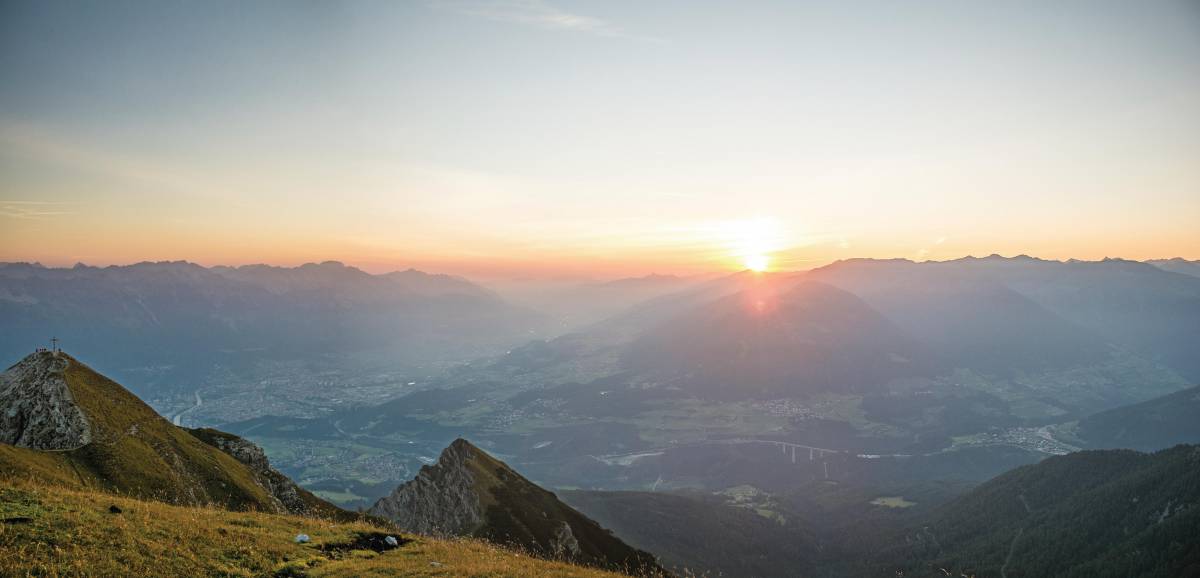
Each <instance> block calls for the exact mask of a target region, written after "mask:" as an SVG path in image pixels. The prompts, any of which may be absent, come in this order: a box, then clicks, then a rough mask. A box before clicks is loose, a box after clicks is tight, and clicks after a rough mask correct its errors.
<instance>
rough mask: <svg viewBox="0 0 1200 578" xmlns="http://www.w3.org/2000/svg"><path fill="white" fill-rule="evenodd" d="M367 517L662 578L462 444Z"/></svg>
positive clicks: (647, 561)
mask: <svg viewBox="0 0 1200 578" xmlns="http://www.w3.org/2000/svg"><path fill="white" fill-rule="evenodd" d="M371 514H374V515H376V516H380V517H383V518H387V519H389V520H391V521H392V522H395V523H396V525H398V526H399V527H400V528H401V529H403V530H406V531H409V532H414V533H418V534H427V535H441V536H446V535H450V536H471V537H475V538H480V539H483V540H487V541H489V542H492V543H495V544H501V545H504V546H510V547H516V548H519V549H521V550H522V551H525V552H528V553H530V554H533V555H535V556H542V557H546V558H554V559H558V560H565V561H569V562H571V563H575V564H583V565H587V566H596V567H601V568H608V569H615V570H619V571H621V572H625V573H629V574H634V575H655V576H661V575H664V573H663V571H662V568H661V567H659V565H658V563H657V561H656V560H655V559H654V556H653V555H651V554H648V553H646V552H642V551H640V550H637V549H635V548H632V547H630V546H629V545H628V544H625V543H624V542H622V541H621V540H620V539H619V538H617V537H616V536H614V535H612V533H611V532H609V531H607V530H605V529H604V528H602V527H601V526H600V525H599V524H597V523H596V522H595V521H593V520H591V519H589V518H587V517H586V516H584V515H583V514H581V513H579V512H578V511H576V510H575V509H574V508H571V507H570V506H568V505H566V504H565V503H563V502H562V501H561V500H559V499H558V497H557V496H555V495H554V493H553V492H550V491H547V490H546V489H544V488H542V487H540V486H538V485H537V484H535V483H533V482H531V481H529V480H528V479H526V478H525V477H524V476H522V475H521V474H519V473H517V472H516V471H514V470H513V469H512V468H510V467H509V466H508V464H505V463H504V462H502V461H500V460H497V459H496V458H494V457H492V456H490V455H488V454H487V452H484V451H483V450H481V449H479V448H477V447H475V446H473V445H471V444H470V443H469V442H467V441H466V440H463V439H457V440H454V442H453V443H451V444H450V446H449V447H447V448H446V449H445V450H444V451H442V455H441V457H439V458H438V461H437V463H436V464H433V465H430V466H424V467H422V468H421V471H420V472H418V473H417V476H416V478H414V479H413V480H412V481H409V482H406V483H404V484H402V485H400V486H399V487H397V488H396V489H395V490H394V491H393V492H392V493H391V494H390V495H388V496H387V497H385V498H382V499H380V500H379V501H378V502H376V503H375V505H374V506H372V507H371Z"/></svg>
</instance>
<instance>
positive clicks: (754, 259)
mask: <svg viewBox="0 0 1200 578" xmlns="http://www.w3.org/2000/svg"><path fill="white" fill-rule="evenodd" d="M743 264H744V265H746V268H747V269H749V270H751V271H754V272H755V273H762V272H763V271H766V270H767V266H768V265H770V264H771V259H770V258H768V257H767V256H766V255H749V256H747V257H746V260H745V261H744V263H743Z"/></svg>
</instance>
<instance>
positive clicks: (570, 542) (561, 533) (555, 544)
mask: <svg viewBox="0 0 1200 578" xmlns="http://www.w3.org/2000/svg"><path fill="white" fill-rule="evenodd" d="M550 550H551V552H553V553H554V557H555V558H562V559H565V560H574V559H575V558H578V557H579V554H580V553H581V552H582V550H581V549H580V548H579V540H576V539H575V533H574V532H572V531H571V525H570V524H568V523H566V522H563V523H562V525H561V526H559V527H558V530H555V531H554V538H552V539H551V540H550Z"/></svg>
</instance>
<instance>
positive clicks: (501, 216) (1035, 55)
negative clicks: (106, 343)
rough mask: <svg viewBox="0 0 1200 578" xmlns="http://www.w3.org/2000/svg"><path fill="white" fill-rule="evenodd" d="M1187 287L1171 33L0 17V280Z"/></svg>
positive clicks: (1051, 15)
mask: <svg viewBox="0 0 1200 578" xmlns="http://www.w3.org/2000/svg"><path fill="white" fill-rule="evenodd" d="M991 253H1000V254H1005V255H1015V254H1022V253H1024V254H1030V255H1034V256H1039V257H1044V258H1053V259H1066V258H1081V259H1098V258H1102V257H1106V256H1113V257H1125V258H1131V259H1148V258H1160V257H1174V256H1182V257H1185V258H1191V259H1200V4H1198V3H1196V2H1194V1H1149V2H1136V3H1135V2H1126V1H1109V0H1084V1H1076V0H1064V1H1056V2H1044V1H1032V2H1024V1H1006V2H994V1H982V0H980V1H972V0H953V1H921V2H893V1H881V2H857V1H848V2H812V3H809V2H752V1H739V2H711V1H706V0H686V1H662V2H660V1H653V0H645V1H637V2H616V1H590V2H568V1H565V0H564V1H558V0H494V1H488V0H461V1H460V0H431V1H413V2H401V1H395V2H392V1H382V0H380V1H360V2H328V1H312V2H304V1H299V2H270V1H265V0H264V1H255V2H241V1H237V2H232V1H221V0H214V1H205V2H179V1H167V0H163V1H158V0H155V1H147V2H127V1H122V0H106V1H103V2H101V1H90V2H65V1H48V2H47V1H37V2H13V1H9V0H0V261H39V262H42V263H43V264H46V265H71V264H74V263H76V262H86V263H89V264H98V265H105V264H122V263H131V262H137V261H144V260H180V259H182V260H189V261H194V262H198V263H201V264H205V265H213V264H244V263H260V262H266V263H272V264H280V265H294V264H300V263H304V262H310V261H323V260H331V259H335V260H341V261H344V262H346V263H350V264H354V265H358V266H360V267H363V268H364V269H367V270H370V271H389V270H394V269H401V268H408V267H417V268H420V269H425V270H430V271H436V272H450V273H458V274H465V275H468V276H506V275H514V276H522V275H533V276H538V275H560V274H561V275H589V276H594V277H615V276H624V275H641V274H647V273H651V272H658V273H695V272H703V271H726V270H736V269H740V268H742V267H745V266H746V265H748V264H753V265H755V266H767V267H769V268H771V269H774V270H787V269H807V268H810V267H814V266H819V265H822V264H824V263H828V262H830V261H833V260H836V259H841V258H849V257H904V258H910V259H916V260H924V259H948V258H956V257H960V256H964V255H977V256H982V255H987V254H991Z"/></svg>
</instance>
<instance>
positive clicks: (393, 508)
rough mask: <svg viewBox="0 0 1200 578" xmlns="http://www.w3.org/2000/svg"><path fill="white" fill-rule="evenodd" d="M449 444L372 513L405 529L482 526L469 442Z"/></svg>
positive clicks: (438, 531)
mask: <svg viewBox="0 0 1200 578" xmlns="http://www.w3.org/2000/svg"><path fill="white" fill-rule="evenodd" d="M461 441H462V440H459V441H456V442H454V443H453V444H450V446H449V447H447V448H446V449H445V450H444V451H443V452H442V455H441V457H440V458H439V459H438V462H437V464H435V465H433V466H423V467H422V468H421V471H420V472H419V473H417V477H416V478H414V479H413V480H412V481H409V482H406V483H404V484H401V485H400V486H399V487H397V488H396V489H395V490H393V491H392V493H391V494H390V495H388V496H386V497H384V498H381V499H380V500H379V501H378V502H375V505H374V506H372V507H371V513H372V514H375V515H377V516H382V517H384V518H387V519H389V520H391V521H393V522H395V523H396V525H398V526H400V528H401V529H403V530H406V531H408V532H414V533H417V534H426V535H434V536H438V535H442V536H446V535H452V536H463V535H468V534H470V533H472V532H474V531H475V530H476V529H478V528H479V527H480V526H482V525H483V507H482V506H481V505H480V502H479V495H478V493H477V492H476V491H475V488H474V481H475V480H474V479H473V476H472V474H471V470H470V468H469V467H468V465H467V464H468V463H469V462H470V460H472V459H474V458H475V454H474V451H473V450H472V449H471V447H470V445H469V444H467V443H465V442H462V443H460V442H461Z"/></svg>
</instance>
